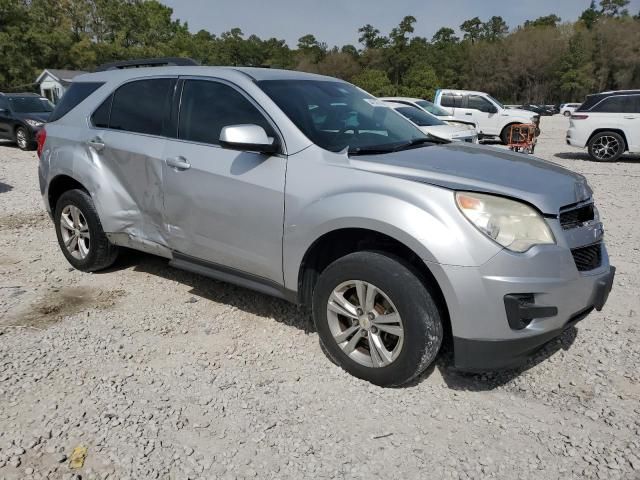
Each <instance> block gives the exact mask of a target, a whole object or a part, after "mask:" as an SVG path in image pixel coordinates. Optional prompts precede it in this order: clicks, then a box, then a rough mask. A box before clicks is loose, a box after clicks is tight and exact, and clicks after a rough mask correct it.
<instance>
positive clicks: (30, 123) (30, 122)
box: [25, 119, 44, 127]
mask: <svg viewBox="0 0 640 480" xmlns="http://www.w3.org/2000/svg"><path fill="white" fill-rule="evenodd" d="M25 123H27V124H29V125H31V126H32V127H40V126H42V125H44V122H40V121H38V120H31V119H27V120H25Z"/></svg>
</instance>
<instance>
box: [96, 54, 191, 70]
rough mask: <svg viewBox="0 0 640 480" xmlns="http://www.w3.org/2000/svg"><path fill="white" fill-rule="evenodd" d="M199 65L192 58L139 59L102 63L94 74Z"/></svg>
mask: <svg viewBox="0 0 640 480" xmlns="http://www.w3.org/2000/svg"><path fill="white" fill-rule="evenodd" d="M198 65H200V64H199V63H198V62H196V61H195V60H194V59H192V58H181V57H163V58H139V59H135V60H122V61H119V62H110V63H103V64H102V65H99V66H98V67H96V69H95V71H96V72H105V71H107V70H122V69H125V68H143V67H193V66H198Z"/></svg>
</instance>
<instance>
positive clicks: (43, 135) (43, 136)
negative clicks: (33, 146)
mask: <svg viewBox="0 0 640 480" xmlns="http://www.w3.org/2000/svg"><path fill="white" fill-rule="evenodd" d="M46 140H47V131H46V130H45V129H44V128H41V129H40V131H38V133H37V134H36V142H38V149H37V150H36V152H37V153H38V158H41V157H42V149H43V148H44V142H45V141H46Z"/></svg>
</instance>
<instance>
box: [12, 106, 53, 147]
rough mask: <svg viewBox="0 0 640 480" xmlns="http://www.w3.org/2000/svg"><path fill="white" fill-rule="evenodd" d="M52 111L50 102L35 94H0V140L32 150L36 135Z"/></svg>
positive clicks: (34, 145)
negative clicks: (11, 141) (12, 142)
mask: <svg viewBox="0 0 640 480" xmlns="http://www.w3.org/2000/svg"><path fill="white" fill-rule="evenodd" d="M52 111H53V105H52V104H51V102H50V101H49V100H47V99H46V98H44V97H41V96H40V95H37V94H35V93H0V138H6V139H9V140H13V141H14V142H16V143H17V144H18V147H19V148H20V149H21V150H34V149H35V147H36V135H37V133H38V131H39V130H40V129H41V128H42V126H43V125H44V124H45V122H46V121H47V120H48V119H49V115H50V114H51V112H52Z"/></svg>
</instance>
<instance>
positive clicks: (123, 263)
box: [96, 249, 315, 333]
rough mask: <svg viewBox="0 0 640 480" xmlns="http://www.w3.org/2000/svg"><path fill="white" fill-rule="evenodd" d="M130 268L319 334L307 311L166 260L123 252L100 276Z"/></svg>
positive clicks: (140, 253)
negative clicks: (182, 267)
mask: <svg viewBox="0 0 640 480" xmlns="http://www.w3.org/2000/svg"><path fill="white" fill-rule="evenodd" d="M130 267H133V270H134V271H135V272H144V273H148V274H150V275H154V276H157V277H162V278H165V279H167V280H171V281H173V282H178V283H181V284H184V285H187V286H189V287H190V290H189V293H190V294H192V295H193V296H194V297H195V298H196V299H198V298H201V299H204V300H210V301H212V302H217V303H223V304H225V305H231V306H233V307H235V308H237V309H239V310H242V311H244V312H247V313H251V314H254V315H259V316H261V317H267V318H273V319H274V320H275V321H276V322H280V323H282V324H285V325H288V326H292V327H296V328H299V329H300V330H302V331H304V332H305V333H314V332H315V327H314V325H313V321H312V319H311V314H310V312H309V311H308V309H306V308H303V307H300V306H297V305H293V304H291V303H289V302H287V301H285V300H281V299H279V298H275V297H271V296H269V295H265V294H262V293H259V292H255V291H253V290H249V289H247V288H243V287H238V286H236V285H232V284H230V283H226V282H220V281H217V280H214V279H212V278H208V277H205V276H202V275H198V274H195V273H191V272H187V271H184V270H180V269H177V268H173V267H171V266H169V264H168V261H167V260H166V259H164V258H160V257H156V256H154V255H149V254H145V253H142V252H137V251H135V250H129V249H123V250H122V252H121V254H120V256H119V257H118V260H117V261H116V263H115V264H114V265H113V266H112V267H110V268H108V269H106V270H102V271H101V272H99V273H110V272H116V271H119V270H124V269H126V268H130ZM96 273H98V272H96ZM191 301H192V300H191ZM188 302H189V300H188Z"/></svg>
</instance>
